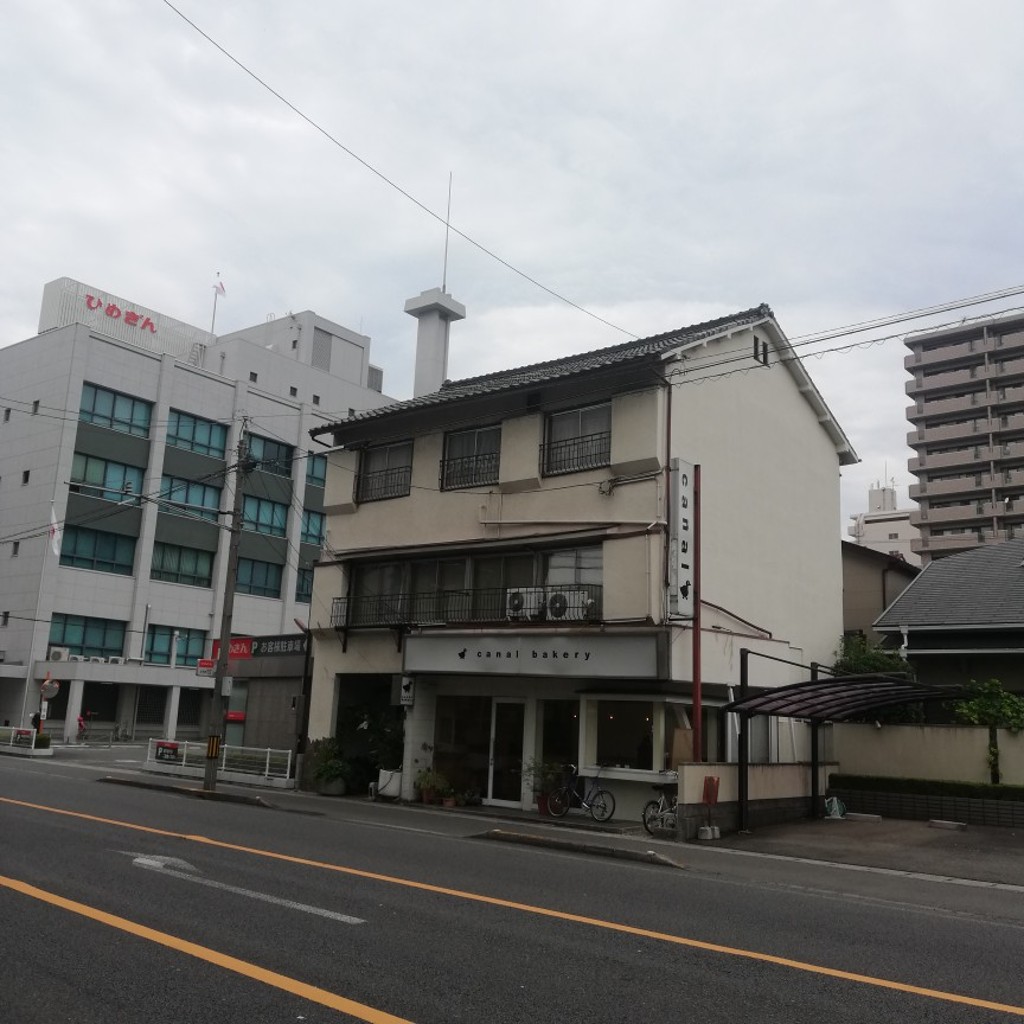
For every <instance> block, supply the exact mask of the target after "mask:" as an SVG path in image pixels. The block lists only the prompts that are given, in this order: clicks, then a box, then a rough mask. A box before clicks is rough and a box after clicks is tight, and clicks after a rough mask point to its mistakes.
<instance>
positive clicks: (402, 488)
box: [356, 466, 412, 502]
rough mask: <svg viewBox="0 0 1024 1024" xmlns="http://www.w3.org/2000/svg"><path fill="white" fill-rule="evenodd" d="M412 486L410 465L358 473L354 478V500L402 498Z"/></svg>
mask: <svg viewBox="0 0 1024 1024" xmlns="http://www.w3.org/2000/svg"><path fill="white" fill-rule="evenodd" d="M411 486H412V466H396V467H395V468H394V469H381V470H377V471H376V472H374V473H360V474H359V476H358V478H357V479H356V501H357V502H364V501H383V500H384V499H385V498H404V497H405V495H407V494H408V493H409V490H410V488H411Z"/></svg>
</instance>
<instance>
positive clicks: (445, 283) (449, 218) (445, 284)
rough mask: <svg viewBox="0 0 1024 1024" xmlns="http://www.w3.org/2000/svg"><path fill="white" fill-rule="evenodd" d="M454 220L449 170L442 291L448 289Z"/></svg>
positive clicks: (450, 173)
mask: <svg viewBox="0 0 1024 1024" xmlns="http://www.w3.org/2000/svg"><path fill="white" fill-rule="evenodd" d="M451 222H452V172H451V171H449V172H448V212H447V213H445V215H444V269H443V270H442V272H441V291H443V292H447V291H448V234H449V225H450V224H451Z"/></svg>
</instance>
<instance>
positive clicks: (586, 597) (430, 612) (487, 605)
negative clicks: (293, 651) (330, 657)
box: [331, 583, 603, 629]
mask: <svg viewBox="0 0 1024 1024" xmlns="http://www.w3.org/2000/svg"><path fill="white" fill-rule="evenodd" d="M602 589H603V588H602V587H601V586H600V585H597V584H593V583H572V584H566V585H564V586H558V585H548V586H531V587H482V588H478V589H471V590H435V591H427V592H422V593H395V594H365V595H357V596H353V597H336V598H334V600H333V601H332V603H331V626H332V627H333V628H335V629H346V628H349V627H387V626H426V625H456V624H457V625H466V624H481V623H499V622H500V623H506V622H508V623H531V622H532V623H546V624H548V625H556V626H557V625H563V624H565V625H571V624H573V623H587V622H600V621H601V616H602Z"/></svg>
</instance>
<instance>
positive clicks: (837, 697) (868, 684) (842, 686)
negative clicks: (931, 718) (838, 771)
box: [723, 673, 967, 831]
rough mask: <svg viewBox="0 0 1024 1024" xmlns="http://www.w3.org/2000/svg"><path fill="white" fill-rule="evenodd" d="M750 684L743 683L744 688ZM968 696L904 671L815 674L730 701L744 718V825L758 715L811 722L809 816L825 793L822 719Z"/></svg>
mask: <svg viewBox="0 0 1024 1024" xmlns="http://www.w3.org/2000/svg"><path fill="white" fill-rule="evenodd" d="M743 689H746V686H745V685H743V686H741V690H743ZM965 696H967V691H966V690H964V689H963V688H961V687H948V686H926V685H924V684H923V683H917V682H914V681H913V680H912V679H908V678H906V677H905V676H902V675H895V674H892V673H867V674H864V675H852V676H830V677H829V678H827V679H819V678H817V676H816V675H815V677H814V678H811V679H809V680H808V681H807V682H804V683H791V684H789V685H788V686H780V687H777V688H776V689H771V690H761V691H760V692H758V693H754V694H745V695H743V696H741V697H740V698H739V699H738V700H734V701H732V702H731V703H729V704H726V705H725V707H724V708H723V710H724V711H733V712H735V713H737V714H738V715H739V716H740V730H739V765H738V766H737V767H738V779H737V782H738V790H739V792H738V796H739V825H740V830H741V831H746V828H747V821H748V811H749V799H748V793H749V785H748V782H749V779H748V770H749V767H750V756H749V751H748V744H747V721H748V719H750V718H752V717H753V716H755V715H767V716H771V717H773V718H799V719H803V720H805V721H809V722H810V723H811V806H810V812H809V817H812V818H814V817H817V815H818V813H819V812H818V804H819V802H820V793H819V787H818V769H819V761H820V757H819V751H818V727H819V726H820V725H821V723H822V722H841V721H844V720H846V719H848V718H858V717H860V716H862V715H867V714H868V713H869V712H871V711H877V710H879V709H881V708H890V707H897V706H899V705H901V704H917V703H920V702H921V701H928V700H958V699H960V698H962V697H965Z"/></svg>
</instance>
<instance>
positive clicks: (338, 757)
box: [313, 738, 352, 796]
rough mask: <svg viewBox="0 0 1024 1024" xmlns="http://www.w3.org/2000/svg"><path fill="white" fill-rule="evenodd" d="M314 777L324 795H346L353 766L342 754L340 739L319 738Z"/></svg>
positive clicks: (318, 788)
mask: <svg viewBox="0 0 1024 1024" xmlns="http://www.w3.org/2000/svg"><path fill="white" fill-rule="evenodd" d="M314 762H315V764H314V768H313V778H314V779H315V780H316V789H317V792H318V793H322V794H323V795H324V796H344V795H345V793H346V792H347V791H348V782H349V779H350V778H351V776H352V766H351V765H350V764H349V763H348V761H347V760H346V759H345V758H344V757H343V756H342V751H341V747H340V745H339V744H338V741H337V740H336V739H333V738H327V739H324V740H319V741H317V742H316V744H315V749H314Z"/></svg>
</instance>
